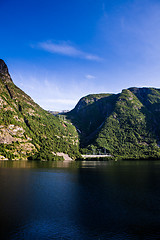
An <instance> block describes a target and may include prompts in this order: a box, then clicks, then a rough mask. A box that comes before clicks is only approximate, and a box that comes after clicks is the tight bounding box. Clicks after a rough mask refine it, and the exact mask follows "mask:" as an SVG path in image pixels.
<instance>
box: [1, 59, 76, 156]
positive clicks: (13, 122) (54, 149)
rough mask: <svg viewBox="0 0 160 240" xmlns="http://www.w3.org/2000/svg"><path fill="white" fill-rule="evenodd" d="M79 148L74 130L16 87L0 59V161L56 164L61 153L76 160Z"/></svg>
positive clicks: (70, 125)
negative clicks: (48, 162) (15, 160)
mask: <svg viewBox="0 0 160 240" xmlns="http://www.w3.org/2000/svg"><path fill="white" fill-rule="evenodd" d="M78 148H79V146H78V134H77V131H76V129H75V127H74V126H73V125H72V124H71V123H69V122H68V121H64V120H62V119H59V117H58V116H57V117H56V116H53V115H52V114H51V113H49V112H47V111H45V110H43V109H42V108H41V107H40V106H38V105H37V104H36V103H35V102H34V101H33V100H32V99H31V98H30V97H29V96H28V95H27V94H25V93H24V92H23V91H22V90H21V89H19V88H18V87H17V86H15V84H14V83H13V81H12V79H11V77H10V74H9V72H8V68H7V66H6V64H5V62H4V61H3V60H1V59H0V159H1V160H3V159H36V160H38V159H39V160H43V159H44V160H57V159H63V157H62V156H60V155H62V153H66V154H68V155H69V156H70V157H72V158H73V159H75V158H76V157H77V156H79V150H78ZM60 153H61V154H60Z"/></svg>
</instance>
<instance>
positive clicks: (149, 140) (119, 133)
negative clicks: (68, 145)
mask: <svg viewBox="0 0 160 240" xmlns="http://www.w3.org/2000/svg"><path fill="white" fill-rule="evenodd" d="M67 117H68V119H70V120H71V121H72V123H73V124H74V125H75V126H76V128H77V131H78V132H79V135H80V147H81V152H82V153H92V152H94V153H95V152H98V151H102V152H103V151H105V152H108V153H110V154H111V155H113V156H115V157H119V158H152V157H153V158H159V157H160V148H159V143H160V89H156V88H136V87H133V88H129V89H124V90H122V92H121V93H119V94H91V95H88V96H86V97H83V98H81V99H80V101H79V102H78V103H77V105H76V107H75V108H74V109H73V110H72V111H70V112H69V113H67Z"/></svg>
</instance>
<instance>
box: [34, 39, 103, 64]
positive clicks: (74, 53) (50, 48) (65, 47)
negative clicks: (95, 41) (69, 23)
mask: <svg viewBox="0 0 160 240" xmlns="http://www.w3.org/2000/svg"><path fill="white" fill-rule="evenodd" d="M38 47H39V48H41V49H43V50H45V51H47V52H50V53H57V54H61V55H65V56H69V57H77V58H83V59H87V60H91V61H101V60H102V59H101V58H100V57H99V56H97V55H93V54H90V53H86V52H83V51H81V50H79V49H77V48H76V47H74V46H72V45H70V44H68V43H66V42H63V43H59V44H56V43H52V42H50V41H47V42H41V43H39V44H38Z"/></svg>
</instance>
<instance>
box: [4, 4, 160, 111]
mask: <svg viewBox="0 0 160 240" xmlns="http://www.w3.org/2000/svg"><path fill="white" fill-rule="evenodd" d="M0 10H1V15H0V19H1V27H0V29H1V33H0V34H1V35H0V58H2V59H4V60H5V62H6V63H7V65H8V67H9V70H10V74H11V76H12V79H13V81H14V83H15V84H16V85H17V86H18V87H20V88H21V89H22V90H24V91H25V92H26V93H27V94H29V95H30V96H31V97H32V98H33V99H34V100H35V102H37V103H38V104H39V105H40V106H41V107H43V108H44V109H47V110H48V109H50V110H63V109H69V110H70V109H72V108H73V107H74V106H75V104H76V103H77V101H78V100H79V99H80V98H81V97H82V96H85V95H87V94H90V93H117V92H121V90H122V89H124V88H129V87H133V86H136V87H156V88H160V1H159V0H114V1H113V0H45V1H42V0H32V1H31V0H28V1H26V0H24V1H20V0H14V1H13V0H0Z"/></svg>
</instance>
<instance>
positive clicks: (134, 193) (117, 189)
mask: <svg viewBox="0 0 160 240" xmlns="http://www.w3.org/2000/svg"><path fill="white" fill-rule="evenodd" d="M0 182H1V184H0V192H1V198H0V221H1V225H0V226H1V227H0V228H1V234H3V237H1V239H84V240H85V239H86V240H87V239H97V240H98V239H159V236H160V230H159V226H160V207H159V206H160V162H159V161H157V162H154V161H152V162H149V161H135V162H129V161H125V162H113V161H107V162H26V161H13V162H9V161H1V162H0Z"/></svg>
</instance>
